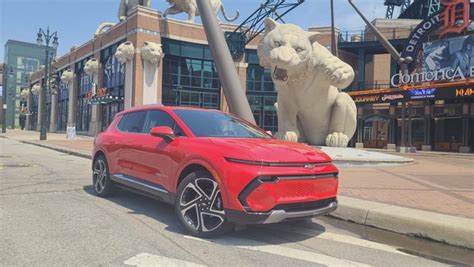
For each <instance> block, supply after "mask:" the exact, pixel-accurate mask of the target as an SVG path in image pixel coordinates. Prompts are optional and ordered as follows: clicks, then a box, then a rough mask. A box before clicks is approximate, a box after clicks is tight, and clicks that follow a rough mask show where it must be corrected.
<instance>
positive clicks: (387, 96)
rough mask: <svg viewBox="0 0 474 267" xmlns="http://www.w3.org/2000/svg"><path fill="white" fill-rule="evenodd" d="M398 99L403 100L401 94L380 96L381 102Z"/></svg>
mask: <svg viewBox="0 0 474 267" xmlns="http://www.w3.org/2000/svg"><path fill="white" fill-rule="evenodd" d="M400 98H403V95H402V94H394V95H384V96H382V101H386V100H395V99H400Z"/></svg>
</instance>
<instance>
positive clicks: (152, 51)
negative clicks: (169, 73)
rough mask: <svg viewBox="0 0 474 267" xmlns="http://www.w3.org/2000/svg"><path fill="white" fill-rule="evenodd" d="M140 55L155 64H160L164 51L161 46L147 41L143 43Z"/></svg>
mask: <svg viewBox="0 0 474 267" xmlns="http://www.w3.org/2000/svg"><path fill="white" fill-rule="evenodd" d="M140 53H141V55H142V59H144V60H148V61H149V62H151V63H153V64H157V63H159V62H160V61H161V58H162V57H163V56H164V54H163V50H162V49H161V44H156V43H152V42H146V41H145V42H144V43H143V47H142V48H141V50H140Z"/></svg>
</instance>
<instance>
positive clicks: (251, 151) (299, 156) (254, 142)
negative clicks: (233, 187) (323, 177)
mask: <svg viewBox="0 0 474 267" xmlns="http://www.w3.org/2000/svg"><path fill="white" fill-rule="evenodd" d="M209 141H210V142H212V143H213V144H215V145H217V146H219V147H220V148H222V153H223V154H224V157H230V158H235V159H242V160H255V161H265V162H328V161H331V158H330V157H329V156H328V155H326V154H325V153H324V152H322V151H320V150H319V149H317V148H315V147H311V146H308V145H305V144H301V143H293V142H288V141H283V140H278V139H251V138H209Z"/></svg>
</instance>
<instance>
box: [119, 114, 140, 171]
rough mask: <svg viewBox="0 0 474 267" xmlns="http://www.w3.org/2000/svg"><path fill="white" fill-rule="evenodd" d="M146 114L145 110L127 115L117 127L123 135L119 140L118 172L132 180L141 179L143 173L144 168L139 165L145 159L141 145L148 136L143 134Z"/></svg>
mask: <svg viewBox="0 0 474 267" xmlns="http://www.w3.org/2000/svg"><path fill="white" fill-rule="evenodd" d="M146 114H147V111H144V110H142V111H135V112H130V113H126V114H124V115H123V117H122V119H121V120H120V122H119V123H118V125H117V129H118V130H119V131H120V133H121V136H120V139H119V140H117V146H118V152H117V155H118V157H117V158H118V160H117V165H118V171H119V172H120V173H121V174H124V175H126V176H129V177H132V178H139V177H140V173H141V168H142V166H141V165H140V164H139V163H140V161H141V160H142V158H143V155H142V153H141V144H142V138H143V137H144V136H145V135H146V134H145V133H144V132H143V123H144V121H145V117H146ZM137 163H138V164H137Z"/></svg>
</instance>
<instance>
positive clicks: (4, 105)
mask: <svg viewBox="0 0 474 267" xmlns="http://www.w3.org/2000/svg"><path fill="white" fill-rule="evenodd" d="M7 75H9V73H8V70H7V63H3V77H2V78H3V79H2V98H3V101H2V102H3V103H2V111H3V112H2V133H6V132H7Z"/></svg>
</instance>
